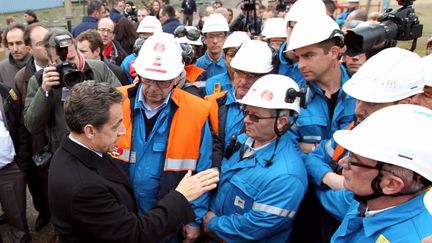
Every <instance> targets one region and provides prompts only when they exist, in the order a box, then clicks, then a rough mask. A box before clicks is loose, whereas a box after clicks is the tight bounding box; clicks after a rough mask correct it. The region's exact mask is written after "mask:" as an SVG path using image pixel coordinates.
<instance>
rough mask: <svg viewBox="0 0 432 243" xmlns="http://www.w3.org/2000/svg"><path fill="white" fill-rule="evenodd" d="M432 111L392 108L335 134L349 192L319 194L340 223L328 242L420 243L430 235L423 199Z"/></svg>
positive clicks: (429, 173)
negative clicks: (343, 153) (345, 153)
mask: <svg viewBox="0 0 432 243" xmlns="http://www.w3.org/2000/svg"><path fill="white" fill-rule="evenodd" d="M431 137H432V111H431V110H430V109H428V108H425V107H422V106H417V105H408V104H402V105H393V106H389V107H385V108H383V109H380V110H379V111H376V112H374V113H373V114H372V115H370V116H369V117H368V118H367V119H365V120H364V121H363V122H362V123H360V124H359V125H358V126H356V127H355V128H354V129H352V130H350V131H349V130H341V131H337V132H336V133H335V134H334V139H335V141H336V142H337V143H338V144H340V145H341V146H343V147H344V148H346V149H347V150H348V151H350V154H349V156H348V157H345V158H343V159H342V160H340V161H339V165H340V166H342V168H343V171H342V174H343V176H344V187H345V188H346V189H347V190H338V191H333V190H318V191H317V195H318V197H319V199H320V200H321V202H322V204H323V206H324V207H325V208H326V209H327V210H329V211H330V212H331V213H332V214H333V215H334V216H335V217H338V218H340V219H342V223H341V225H340V227H339V228H338V230H337V231H336V233H335V234H334V235H333V237H332V239H331V242H404V243H405V242H420V241H421V240H422V239H423V238H425V237H427V236H429V235H431V234H432V227H431V224H432V215H431V214H430V212H428V210H427V209H426V207H425V204H424V197H425V194H426V191H427V190H428V189H430V185H432V160H431V158H432V150H430V138H431Z"/></svg>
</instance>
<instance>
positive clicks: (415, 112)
mask: <svg viewBox="0 0 432 243" xmlns="http://www.w3.org/2000/svg"><path fill="white" fill-rule="evenodd" d="M333 137H334V139H335V141H336V142H337V143H338V144H340V145H341V146H342V147H344V148H346V149H347V150H349V151H351V152H353V153H355V154H358V155H360V156H362V157H365V158H368V159H372V160H377V161H380V162H383V163H387V164H392V165H397V166H400V167H403V168H406V169H409V170H411V171H414V172H416V173H417V174H419V175H421V176H423V177H424V178H426V179H427V180H429V181H431V182H432V150H431V149H430V138H431V137H432V110H430V109H428V108H426V107H423V106H417V105H393V106H388V107H385V108H382V109H380V110H378V111H376V112H374V113H373V114H371V115H370V116H368V118H366V119H365V120H364V121H363V122H361V123H360V124H359V125H357V126H356V127H355V128H354V129H352V130H351V131H349V130H339V131H336V132H335V133H334V136H333Z"/></svg>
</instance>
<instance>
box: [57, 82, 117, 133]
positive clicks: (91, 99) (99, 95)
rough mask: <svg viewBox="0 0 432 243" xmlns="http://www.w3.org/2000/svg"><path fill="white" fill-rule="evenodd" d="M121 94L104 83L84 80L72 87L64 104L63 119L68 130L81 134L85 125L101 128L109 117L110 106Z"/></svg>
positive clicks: (115, 102)
mask: <svg viewBox="0 0 432 243" xmlns="http://www.w3.org/2000/svg"><path fill="white" fill-rule="evenodd" d="M122 100H123V96H122V94H121V93H120V91H118V90H117V89H115V88H113V87H111V86H110V85H109V84H106V83H98V82H96V81H93V80H92V81H85V82H82V83H78V84H76V85H75V86H73V88H72V92H71V96H70V98H69V99H68V100H67V101H66V102H65V104H64V111H65V119H66V124H67V125H68V127H69V129H70V131H72V132H75V133H78V134H81V133H83V128H84V127H85V126H86V125H93V126H94V127H95V128H96V129H99V128H101V127H102V126H103V125H104V124H105V123H107V122H108V120H109V119H110V112H109V110H110V108H111V106H112V105H113V104H119V103H121V101H122Z"/></svg>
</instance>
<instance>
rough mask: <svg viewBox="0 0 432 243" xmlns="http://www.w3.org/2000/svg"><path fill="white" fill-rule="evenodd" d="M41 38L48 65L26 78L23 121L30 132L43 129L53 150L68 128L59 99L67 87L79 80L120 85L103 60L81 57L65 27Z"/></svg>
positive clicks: (62, 99)
mask: <svg viewBox="0 0 432 243" xmlns="http://www.w3.org/2000/svg"><path fill="white" fill-rule="evenodd" d="M68 37H69V38H68ZM43 42H44V46H45V48H46V50H47V54H48V57H49V64H50V66H48V67H46V68H44V69H43V70H40V71H38V72H37V73H36V74H35V75H34V76H33V77H31V78H30V81H29V85H28V89H27V97H26V100H25V107H24V122H25V125H26V127H27V129H28V130H29V131H30V132H32V133H36V132H40V131H45V134H46V135H47V136H48V140H49V145H50V147H51V149H52V150H55V149H56V148H57V147H58V145H59V143H60V141H61V139H62V137H63V135H64V134H65V133H66V132H67V130H68V129H67V126H66V123H65V119H64V111H63V102H64V101H65V100H66V99H67V98H68V97H69V94H70V88H71V87H72V86H73V85H74V84H75V83H78V82H81V81H82V80H96V81H98V82H107V83H109V84H110V85H112V86H120V82H119V80H118V79H117V78H116V76H115V75H114V74H113V73H112V72H111V70H110V69H109V68H108V67H107V66H106V65H105V64H104V63H103V62H101V61H97V60H85V59H84V56H82V55H81V54H80V53H79V52H78V51H77V47H76V43H75V42H74V41H73V40H72V35H71V34H70V33H69V32H68V31H66V30H53V31H51V32H49V33H48V34H47V35H46V36H45V38H44V40H43ZM59 71H60V73H63V74H62V75H61V74H60V73H59Z"/></svg>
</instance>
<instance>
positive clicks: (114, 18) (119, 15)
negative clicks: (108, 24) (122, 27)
mask: <svg viewBox="0 0 432 243" xmlns="http://www.w3.org/2000/svg"><path fill="white" fill-rule="evenodd" d="M122 17H124V16H123V14H122V13H120V12H119V11H117V10H116V9H115V8H112V9H111V11H110V18H111V20H112V21H113V22H114V23H116V24H117V22H119V20H120V19H121V18H122Z"/></svg>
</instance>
